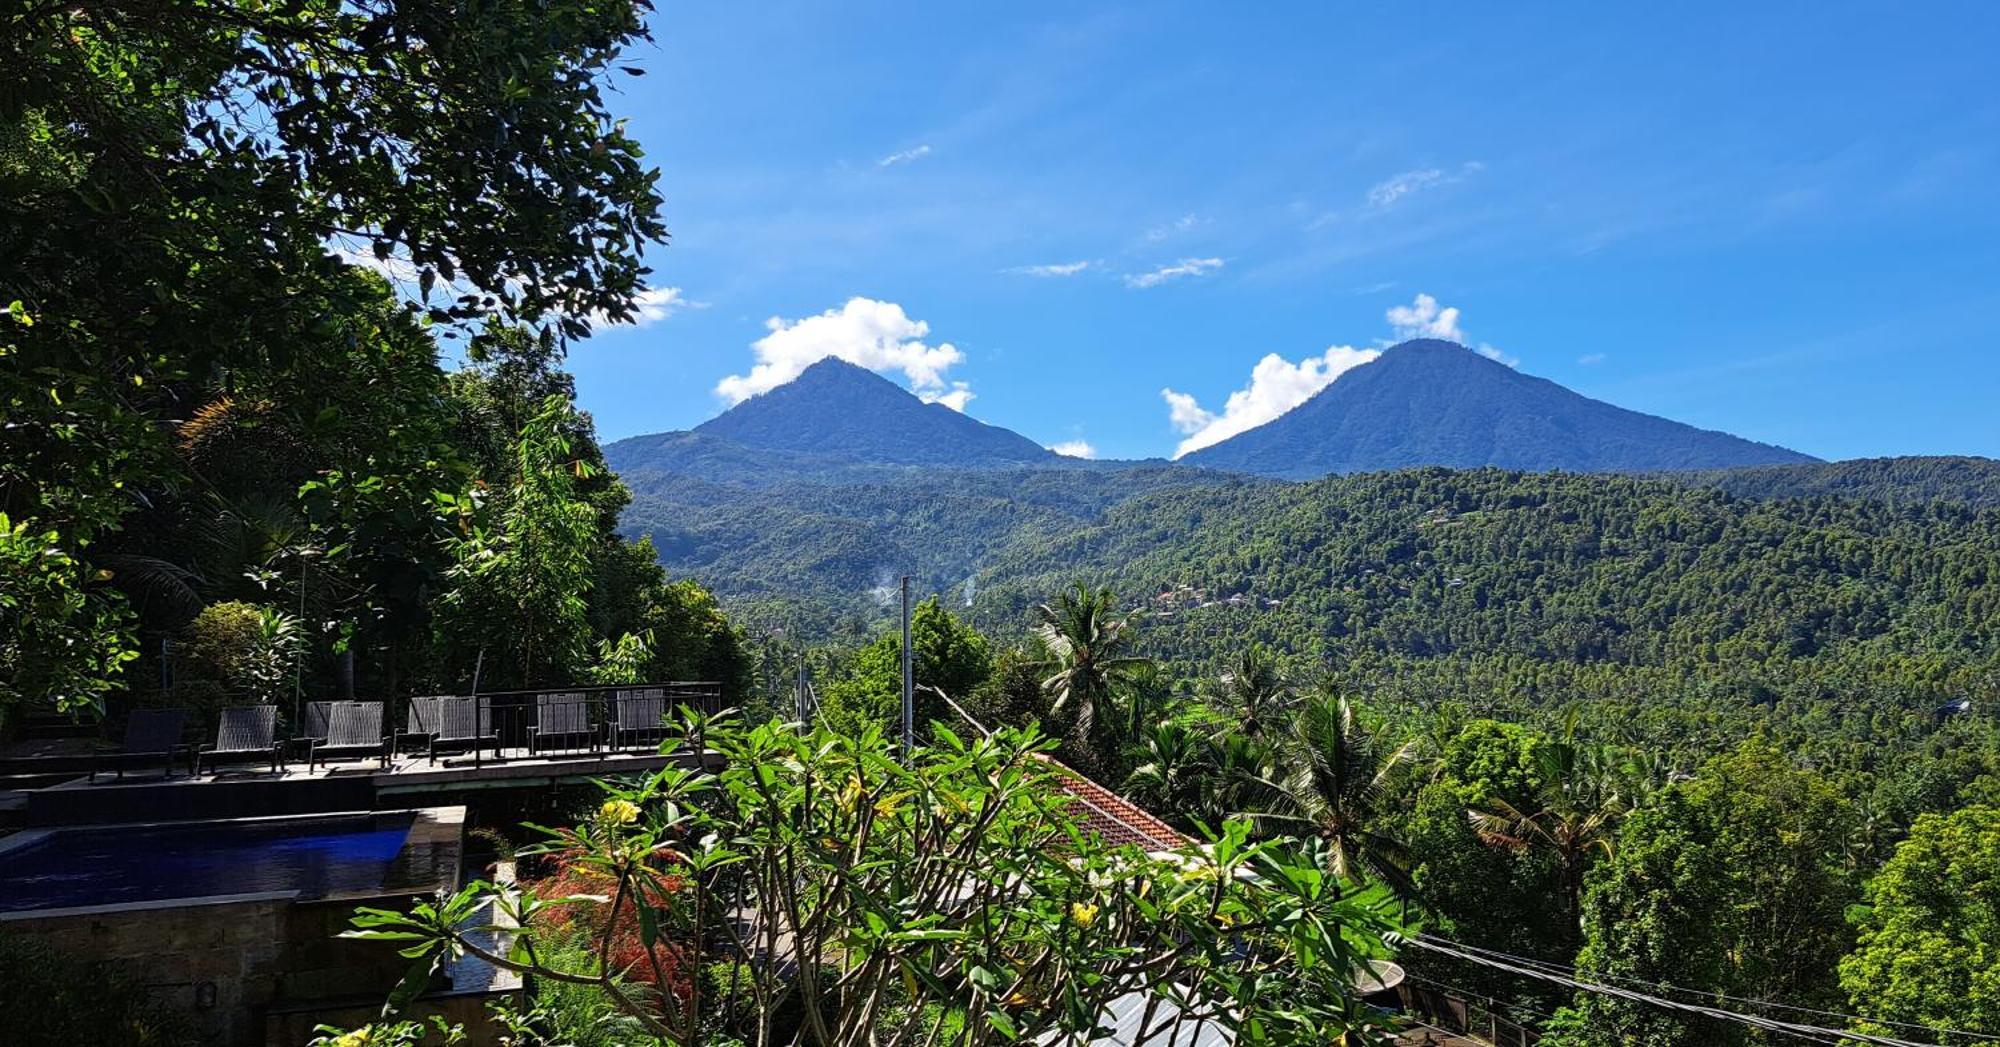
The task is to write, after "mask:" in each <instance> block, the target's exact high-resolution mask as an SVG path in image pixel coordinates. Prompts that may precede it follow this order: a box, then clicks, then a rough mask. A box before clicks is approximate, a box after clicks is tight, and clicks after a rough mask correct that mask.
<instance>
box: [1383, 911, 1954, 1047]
mask: <svg viewBox="0 0 2000 1047" xmlns="http://www.w3.org/2000/svg"><path fill="white" fill-rule="evenodd" d="M1405 941H1407V942H1408V943H1409V944H1411V945H1414V946H1416V947H1417V948H1419V949H1427V950H1430V951H1431V952H1436V953H1440V954H1443V955H1446V956H1454V957H1457V958H1458V959H1461V960H1465V961H1467V962H1470V963H1476V964H1481V965H1483V966H1487V967H1493V968H1495V969H1498V970H1503V971H1509V972H1511V973H1514V974H1519V975H1523V976H1526V977H1529V978H1539V979H1542V980H1544V981H1550V982H1555V983H1557V984H1559V985H1565V986H1568V987H1569V988H1572V989H1578V990H1581V991H1584V992H1593V993H1597V994H1599V995H1603V996H1610V997H1613V998H1616V999H1622V1000H1628V1001H1631V1002H1633V1003H1644V1004H1649V1005H1651V1006H1654V1007H1660V1008H1664V1009H1666V1010H1671V1011H1681V1012H1684V1013H1688V1014H1694V1015H1699V1016H1701V1017H1704V1018H1714V1019H1716V1020H1719V1021H1727V1022H1735V1023H1737V1024H1739V1025H1745V1026H1748V1027H1750V1028H1753V1029H1762V1030H1764V1031H1766V1032H1774V1033H1778V1034H1780V1035H1784V1036H1791V1037H1794V1038H1796V1039H1801V1040H1805V1041H1807V1042H1809V1043H1817V1044H1824V1045H1830V1047H1839V1044H1840V1043H1841V1042H1842V1041H1843V1040H1852V1041H1858V1042H1861V1043H1871V1044H1877V1045H1878V1047H1944V1045H1942V1044H1936V1043H1927V1042H1920V1041H1916V1040H1900V1039H1896V1038H1894V1037H1888V1036H1875V1035H1872V1034H1869V1033H1862V1032H1852V1031H1849V1030H1846V1029H1829V1028H1826V1027H1824V1026H1819V1025H1806V1024H1804V1023H1800V1022H1788V1021H1781V1020H1779V1019H1776V1018H1770V1017H1766V1016H1763V1015H1756V1014H1741V1013H1738V1012H1736V1011H1729V1010H1724V1009H1722V1008H1720V1007H1709V1006H1706V1005H1703V1004H1696V1003H1687V1002H1685V1001H1682V1000H1670V999H1667V998H1665V997H1662V996H1652V995H1649V994H1647V993H1642V992H1637V991H1635V990H1632V989H1624V988H1620V987H1618V986H1615V985H1603V984H1600V983H1597V982H1586V981H1582V980H1579V979H1577V978H1572V977H1569V976H1567V975H1563V974H1557V973H1554V972H1551V971H1545V970H1541V969H1539V968H1536V967H1525V966H1522V965H1520V964H1516V963H1510V962H1507V961H1504V960H1497V959H1493V958H1491V957H1487V956H1481V955H1479V954H1477V953H1472V952H1466V951H1465V950H1463V949H1459V948H1456V947H1455V946H1453V945H1446V944H1442V942H1443V939H1431V938H1429V936H1423V937H1417V938H1408V939H1405Z"/></svg>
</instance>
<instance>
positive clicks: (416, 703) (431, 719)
mask: <svg viewBox="0 0 2000 1047" xmlns="http://www.w3.org/2000/svg"><path fill="white" fill-rule="evenodd" d="M443 700H444V699H442V698H439V697H437V696H434V695H432V696H426V697H422V698H412V699H410V704H409V706H408V707H406V708H405V709H404V710H403V729H402V730H401V731H398V732H397V733H396V738H395V743H396V751H397V752H409V751H411V750H412V749H419V750H421V751H423V752H429V751H430V749H431V743H432V742H433V741H434V740H435V739H436V738H437V733H438V726H439V723H438V703H439V702H440V701H443Z"/></svg>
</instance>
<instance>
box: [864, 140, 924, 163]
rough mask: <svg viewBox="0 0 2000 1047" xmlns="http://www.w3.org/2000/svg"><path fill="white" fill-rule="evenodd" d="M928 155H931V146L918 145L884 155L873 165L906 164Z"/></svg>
mask: <svg viewBox="0 0 2000 1047" xmlns="http://www.w3.org/2000/svg"><path fill="white" fill-rule="evenodd" d="M929 155H931V147H930V146H927V145H920V146H918V147H916V148H915V149H905V150H903V151H902V152H900V153H890V154H889V155H888V156H885V157H883V158H882V159H880V160H877V161H875V166H876V167H894V166H896V165H897V164H907V163H909V162H910V161H912V160H922V159H923V158H924V157H926V156H929Z"/></svg>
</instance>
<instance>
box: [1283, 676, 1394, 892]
mask: <svg viewBox="0 0 2000 1047" xmlns="http://www.w3.org/2000/svg"><path fill="white" fill-rule="evenodd" d="M1414 752H1415V743H1414V742H1405V743H1403V744H1401V745H1391V744H1390V743H1389V742H1388V741H1387V740H1385V739H1383V738H1380V737H1378V736H1377V735H1375V734H1373V733H1371V732H1370V731H1368V730H1367V728H1365V727H1364V726H1362V725H1361V723H1360V722H1359V720H1358V718H1357V716H1356V708H1355V706H1354V704H1353V703H1352V702H1350V701H1349V700H1348V699H1347V697H1346V696H1345V695H1343V694H1340V693H1338V692H1335V691H1332V690H1331V689H1321V690H1320V691H1319V692H1317V693H1315V694H1313V695H1311V696H1309V697H1308V698H1306V700H1305V701H1304V702H1303V703H1302V704H1301V705H1300V706H1299V707H1298V709H1297V710H1296V712H1295V713H1294V714H1293V715H1292V716H1291V717H1290V718H1289V720H1288V721H1287V723H1286V726H1285V728H1284V730H1283V731H1282V732H1281V733H1279V734H1278V735H1277V736H1276V737H1275V738H1274V739H1273V741H1272V742H1271V745H1270V749H1269V753H1268V756H1267V760H1268V761H1269V764H1268V767H1267V768H1266V771H1265V778H1264V780H1263V781H1262V782H1261V783H1259V784H1260V785H1261V786H1262V790H1261V791H1263V792H1264V793H1265V796H1264V798H1263V800H1264V802H1263V807H1264V809H1263V810H1261V811H1258V812H1256V813H1255V814H1254V815H1253V817H1255V818H1256V819H1258V820H1259V821H1277V822H1293V823H1297V824H1299V825H1301V826H1302V827H1303V828H1304V829H1305V830H1306V831H1307V832H1309V833H1310V834H1312V835H1313V836H1316V837H1318V839H1319V841H1320V843H1321V845H1322V847H1323V849H1324V853H1325V855H1326V864H1327V871H1328V872H1330V873H1332V874H1333V875H1335V876H1337V877H1340V878H1342V879H1347V880H1360V879H1364V878H1368V877H1372V878H1374V879H1377V880H1380V881H1382V882H1384V883H1387V884H1389V885H1390V886H1392V887H1395V888H1397V889H1398V890H1401V891H1404V892H1408V891H1409V890H1410V888H1411V887H1412V884H1411V882H1410V877H1409V873H1408V871H1407V861H1406V855H1405V852H1404V849H1403V847H1402V845H1401V844H1399V843H1398V842H1397V841H1396V840H1395V838H1394V837H1392V836H1390V835H1389V834H1388V833H1387V832H1385V831H1383V828H1382V826H1381V823H1380V822H1379V821H1378V820H1377V816H1378V814H1379V813H1380V811H1379V804H1380V802H1381V798H1382V795H1383V792H1384V790H1385V789H1386V787H1387V784H1388V781H1389V779H1390V777H1391V776H1392V775H1393V774H1395V772H1396V770H1397V768H1399V767H1401V766H1403V765H1404V764H1405V763H1406V762H1408V761H1409V759H1410V757H1411V754H1412V753H1414Z"/></svg>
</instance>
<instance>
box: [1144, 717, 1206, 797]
mask: <svg viewBox="0 0 2000 1047" xmlns="http://www.w3.org/2000/svg"><path fill="white" fill-rule="evenodd" d="M1144 745H1145V750H1144V752H1143V753H1142V754H1141V755H1140V756H1139V760H1140V763H1139V766H1137V767H1135V768H1133V769H1132V773H1131V774H1128V775H1126V776H1125V791H1126V792H1127V793H1129V794H1131V796H1132V798H1133V799H1135V800H1137V801H1139V802H1140V803H1141V804H1142V805H1144V806H1145V807H1146V808H1147V809H1148V810H1151V811H1153V812H1154V813H1156V814H1160V815H1163V816H1165V817H1168V818H1172V819H1175V820H1189V819H1195V818H1199V817H1202V816H1204V815H1205V814H1206V813H1207V811H1206V809H1205V804H1204V803H1203V799H1204V796H1205V794H1207V793H1209V792H1211V791H1213V789H1214V786H1215V782H1216V777H1217V776H1216V760H1215V755H1216V754H1215V753H1214V752H1213V751H1212V746H1211V745H1210V743H1209V740H1208V739H1207V738H1206V737H1204V736H1203V735H1202V733H1201V732H1200V731H1197V730H1195V729H1193V728H1191V727H1189V726H1188V725H1187V724H1185V723H1182V722H1180V721H1178V720H1163V721H1161V722H1159V723H1157V724H1154V725H1153V726H1152V727H1151V728H1149V729H1147V731H1146V732H1145V738H1144Z"/></svg>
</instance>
